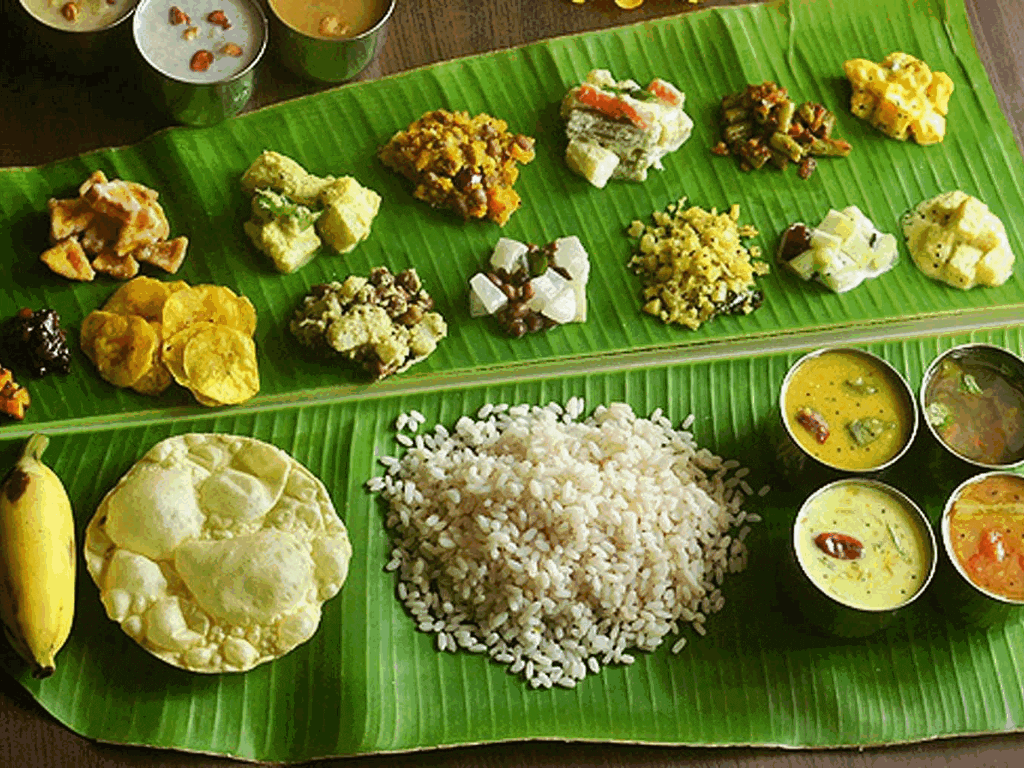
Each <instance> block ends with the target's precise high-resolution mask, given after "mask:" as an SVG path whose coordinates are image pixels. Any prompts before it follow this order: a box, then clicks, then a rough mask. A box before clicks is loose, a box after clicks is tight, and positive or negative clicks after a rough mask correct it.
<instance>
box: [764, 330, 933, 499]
mask: <svg viewBox="0 0 1024 768" xmlns="http://www.w3.org/2000/svg"><path fill="white" fill-rule="evenodd" d="M917 422H918V413H917V407H916V403H915V401H914V394H913V391H912V390H911V388H910V385H909V384H907V382H906V380H905V379H904V378H903V376H902V375H900V373H899V372H898V371H897V370H896V369H895V368H894V367H893V366H892V365H890V364H889V363H888V362H886V361H885V360H883V359H882V358H881V357H879V356H878V355H874V354H872V353H870V352H866V351H864V350H861V349H856V348H853V347H826V348H823V349H818V350H815V351H813V352H810V353H808V354H806V355H804V356H803V357H801V358H800V359H799V360H797V361H796V362H795V363H794V364H793V365H792V366H791V367H790V369H789V371H788V372H787V373H786V376H785V378H784V379H783V382H782V388H781V391H780V393H779V402H778V407H777V410H776V411H775V414H774V415H773V417H772V424H771V428H772V430H773V435H772V437H771V440H770V442H771V444H772V448H773V450H774V451H775V456H776V460H777V463H778V465H779V468H780V470H781V472H782V474H783V475H784V477H785V478H786V479H787V480H788V481H789V482H790V484H791V485H793V486H795V487H798V488H816V487H819V486H821V485H822V484H824V483H826V482H829V481H832V480H835V479H837V478H840V477H849V476H862V477H871V476H879V475H881V474H883V473H884V472H885V470H887V469H889V468H890V467H892V465H893V464H895V463H896V462H897V461H898V460H899V459H900V458H901V457H902V456H903V455H904V454H905V453H906V452H907V450H908V449H909V448H910V445H911V443H913V441H914V437H915V436H916V434H917Z"/></svg>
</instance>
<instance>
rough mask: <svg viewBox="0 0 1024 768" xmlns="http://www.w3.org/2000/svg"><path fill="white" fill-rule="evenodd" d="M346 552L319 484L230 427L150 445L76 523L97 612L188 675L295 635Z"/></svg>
mask: <svg viewBox="0 0 1024 768" xmlns="http://www.w3.org/2000/svg"><path fill="white" fill-rule="evenodd" d="M351 557H352V546H351V544H350V542H349V538H348V532H347V530H346V528H345V524H344V523H343V522H342V521H341V519H340V518H339V517H338V514H337V512H336V511H335V509H334V505H333V504H332V502H331V499H330V496H329V495H328V493H327V489H326V488H325V487H324V485H323V483H322V482H320V480H319V479H317V478H316V476H314V475H313V474H312V473H311V472H310V471H309V470H308V469H306V468H305V467H304V466H302V465H301V464H300V463H299V462H297V461H296V460H295V459H293V458H292V457H291V456H289V455H288V454H287V453H285V452H284V451H282V450H281V449H279V448H276V447H275V446H273V445H270V444H268V443H264V442H262V441H260V440H256V439H253V438H249V437H239V436H236V435H218V434H186V435H179V436H176V437H171V438H167V439H166V440H163V441H161V442H159V443H157V444H156V445H155V446H153V447H152V448H151V449H150V450H149V451H148V452H147V453H146V454H145V455H144V456H143V457H142V458H141V459H140V460H139V461H138V462H137V463H136V464H135V465H134V466H133V467H132V468H131V469H130V470H128V472H127V473H126V474H125V475H124V476H123V477H122V478H121V479H120V480H119V481H118V482H117V485H115V486H114V488H113V489H111V490H110V492H108V493H107V495H106V496H105V497H104V498H103V501H102V502H100V505H99V507H98V508H97V510H96V513H95V515H94V516H93V518H92V520H91V521H90V523H89V525H88V527H87V528H86V533H85V562H86V567H87V568H88V571H89V574H90V575H91V576H92V578H93V581H94V582H95V583H96V585H97V587H99V590H100V598H101V601H102V602H103V606H104V608H105V609H106V612H107V616H109V617H110V618H111V619H112V620H113V621H116V622H117V623H118V624H120V625H121V628H122V629H123V630H124V631H125V632H126V633H127V634H128V635H129V636H130V637H131V638H132V639H134V640H135V641H136V642H138V643H139V645H141V646H142V647H143V648H145V649H146V650H147V651H149V652H150V653H152V654H153V655H154V656H157V657H159V658H161V659H163V660H164V661H166V662H167V663H169V664H173V665H174V666H176V667H181V668H183V669H187V670H190V671H192V672H207V673H218V672H242V671H245V670H247V669H251V668H252V667H255V666H257V665H259V664H262V663H264V662H267V661H272V660H273V659H276V658H279V657H281V656H283V655H284V654H286V653H288V652H289V651H291V650H292V649H293V648H295V647H296V646H298V645H300V644H301V643H304V642H305V641H306V640H308V639H309V638H310V637H312V636H313V634H314V633H315V632H316V629H317V627H318V626H319V624H320V612H321V607H322V605H323V604H324V603H325V602H326V601H327V600H329V599H330V598H332V597H334V596H335V595H336V594H337V593H338V591H339V590H340V589H341V585H342V584H343V583H344V581H345V577H346V576H347V575H348V565H349V561H350V560H351Z"/></svg>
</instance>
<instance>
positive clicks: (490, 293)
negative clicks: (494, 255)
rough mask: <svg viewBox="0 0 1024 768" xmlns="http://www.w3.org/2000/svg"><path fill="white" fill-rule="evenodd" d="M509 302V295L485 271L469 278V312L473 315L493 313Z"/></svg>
mask: <svg viewBox="0 0 1024 768" xmlns="http://www.w3.org/2000/svg"><path fill="white" fill-rule="evenodd" d="M507 303H508V297H507V296H506V295H505V294H504V292H502V290H501V289H500V288H498V286H496V285H495V284H494V283H492V282H491V279H490V278H489V277H488V276H487V275H485V274H484V273H483V272H477V273H476V274H475V275H473V277H471V278H470V279H469V314H470V315H471V316H473V317H481V316H483V315H493V314H494V313H495V312H497V311H498V310H499V309H501V308H502V307H504V306H505V305H506V304H507Z"/></svg>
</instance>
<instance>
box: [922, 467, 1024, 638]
mask: <svg viewBox="0 0 1024 768" xmlns="http://www.w3.org/2000/svg"><path fill="white" fill-rule="evenodd" d="M939 531H940V537H941V539H942V556H941V559H940V563H939V571H938V574H937V575H936V577H935V592H934V595H935V600H936V602H937V603H938V605H939V608H940V609H941V610H942V612H943V613H945V614H946V615H947V616H949V617H951V618H953V619H954V620H955V621H956V622H957V623H958V624H961V623H963V624H971V625H974V626H989V625H992V624H995V623H997V622H999V621H1003V620H1005V619H1006V618H1008V617H1010V616H1011V615H1013V614H1017V613H1019V612H1020V611H1021V609H1022V608H1024V477H1022V476H1021V475H1018V474H1016V473H1014V472H1004V471H999V472H985V473H982V474H979V475H975V476H974V477H971V478H969V479H968V480H966V481H964V482H963V483H961V484H960V486H959V487H957V489H956V490H955V491H953V493H951V494H950V496H949V500H948V501H947V502H946V506H945V509H944V510H943V512H942V517H941V518H940V520H939Z"/></svg>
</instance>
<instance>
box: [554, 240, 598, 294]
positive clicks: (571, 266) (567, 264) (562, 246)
mask: <svg viewBox="0 0 1024 768" xmlns="http://www.w3.org/2000/svg"><path fill="white" fill-rule="evenodd" d="M555 263H556V264H557V265H558V266H560V267H561V268H562V269H564V270H565V271H566V272H568V273H569V277H571V278H572V279H573V280H580V281H582V282H584V283H585V282H587V280H588V279H589V277H590V257H589V256H588V255H587V251H586V249H585V248H584V247H583V243H581V242H580V239H579V238H578V237H576V235H569V236H568V237H560V238H558V239H557V240H555Z"/></svg>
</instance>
